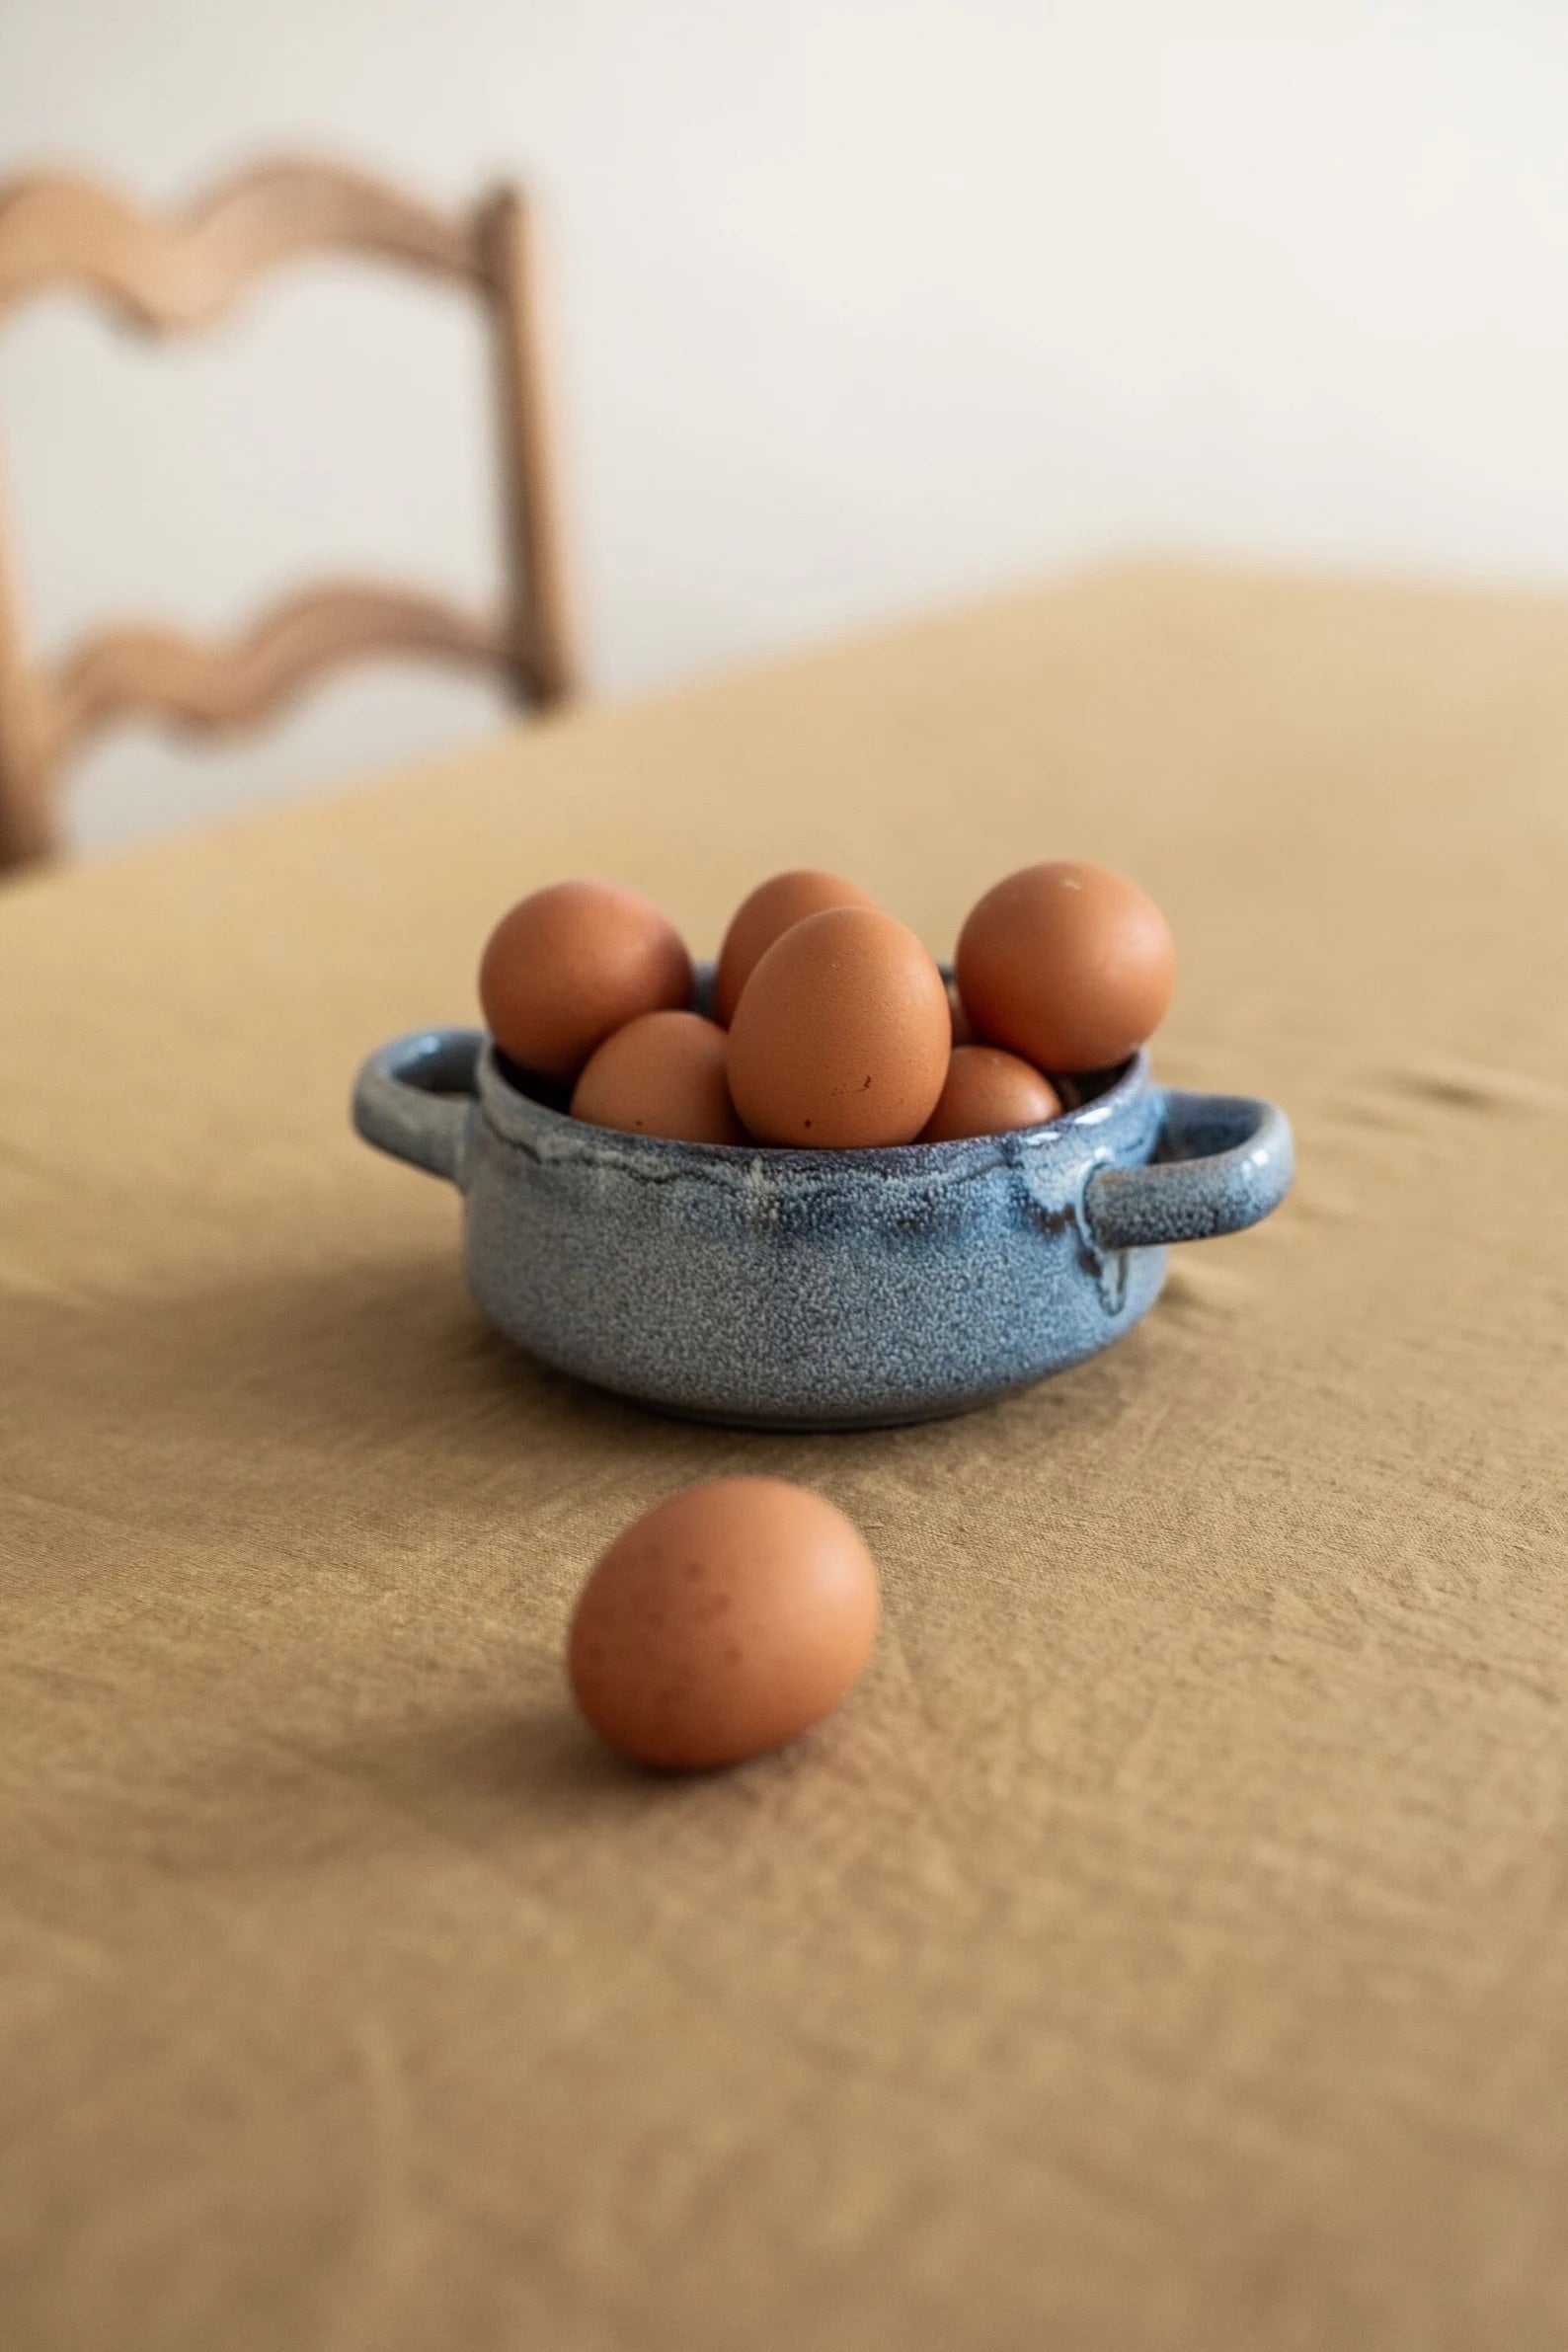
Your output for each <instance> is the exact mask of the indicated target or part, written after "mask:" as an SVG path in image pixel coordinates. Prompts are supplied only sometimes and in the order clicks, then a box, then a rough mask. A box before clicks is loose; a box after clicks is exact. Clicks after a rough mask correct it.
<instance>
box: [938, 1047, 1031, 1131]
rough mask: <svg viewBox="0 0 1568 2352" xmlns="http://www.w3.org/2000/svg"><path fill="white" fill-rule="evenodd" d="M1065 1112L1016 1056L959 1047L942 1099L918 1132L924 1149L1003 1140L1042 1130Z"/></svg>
mask: <svg viewBox="0 0 1568 2352" xmlns="http://www.w3.org/2000/svg"><path fill="white" fill-rule="evenodd" d="M1060 1109H1061V1103H1060V1100H1059V1098H1058V1094H1057V1090H1056V1088H1055V1087H1054V1086H1053V1085H1052V1084H1051V1081H1050V1080H1049V1079H1048V1078H1043V1077H1042V1076H1041V1075H1040V1072H1039V1071H1038V1070H1037V1069H1035V1068H1033V1067H1032V1066H1031V1065H1030V1063H1029V1062H1027V1061H1020V1060H1019V1058H1018V1056H1017V1055H1016V1054H1004V1053H1003V1052H1002V1050H1001V1048H1000V1047H999V1046H955V1047H954V1049H953V1058H952V1060H951V1062H950V1063H949V1064H948V1072H947V1084H946V1085H945V1086H944V1087H943V1089H942V1095H941V1099H940V1101H939V1102H938V1104H937V1106H936V1109H935V1110H934V1111H933V1112H932V1113H931V1116H930V1118H929V1119H928V1120H927V1121H926V1123H925V1125H924V1127H923V1128H922V1129H921V1130H920V1137H919V1139H920V1141H921V1142H922V1143H956V1142H957V1141H958V1139H959V1137H961V1136H1001V1135H1006V1134H1007V1133H1009V1131H1010V1130H1011V1129H1013V1128H1015V1127H1038V1126H1039V1125H1040V1124H1041V1122H1042V1121H1043V1120H1046V1119H1055V1118H1056V1117H1057V1116H1058V1112H1059V1111H1060Z"/></svg>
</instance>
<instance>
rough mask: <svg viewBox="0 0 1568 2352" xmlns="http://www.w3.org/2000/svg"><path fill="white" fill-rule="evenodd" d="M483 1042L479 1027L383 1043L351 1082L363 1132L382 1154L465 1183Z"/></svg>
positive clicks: (431, 1032) (420, 1031)
mask: <svg viewBox="0 0 1568 2352" xmlns="http://www.w3.org/2000/svg"><path fill="white" fill-rule="evenodd" d="M484 1043H485V1040H484V1034H483V1032H482V1031H480V1030H478V1029H417V1030H416V1031H415V1032H414V1034H413V1036H412V1037H399V1038H394V1039H393V1041H392V1043H391V1045H389V1046H382V1047H381V1049H380V1050H379V1052H377V1053H374V1054H372V1055H371V1057H370V1058H369V1060H368V1061H367V1062H366V1063H365V1064H364V1067H363V1068H362V1069H361V1070H360V1072H359V1075H358V1076H357V1078H355V1080H354V1082H353V1124H354V1127H355V1128H356V1129H357V1131H358V1133H359V1134H360V1135H361V1136H363V1137H364V1139H365V1141H366V1142H367V1143H373V1144H374V1145H375V1147H376V1149H377V1150H378V1151H389V1152H390V1153H391V1154H392V1157H393V1158H394V1159H406V1160H407V1161H408V1162H409V1164H410V1166H411V1167H416V1168H428V1169H429V1170H430V1173H431V1175H432V1176H445V1177H447V1178H448V1179H449V1180H450V1181H451V1182H452V1183H453V1184H456V1185H461V1183H462V1181H463V1158H464V1150H465V1138H466V1136H467V1130H468V1106H469V1104H470V1103H471V1102H472V1101H473V1099H474V1093H475V1082H476V1076H477V1072H478V1067H479V1056H480V1050H481V1048H482V1047H483V1045H484Z"/></svg>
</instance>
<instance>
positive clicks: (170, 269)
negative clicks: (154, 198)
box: [0, 161, 578, 867]
mask: <svg viewBox="0 0 1568 2352" xmlns="http://www.w3.org/2000/svg"><path fill="white" fill-rule="evenodd" d="M340 251H341V252H350V253H358V254H366V255H372V256H374V257H376V258H377V259H379V260H381V261H387V262H394V263H398V264H401V265H403V266H405V267H407V268H409V269H413V270H418V271H423V272H426V273H428V274H431V275H434V276H437V277H446V278H453V279H456V280H457V281H458V282H459V283H460V284H462V285H465V286H467V287H469V288H471V290H472V291H473V292H474V293H475V294H477V295H478V297H479V299H480V300H481V301H482V302H483V303H484V304H485V306H486V309H487V312H488V314H489V317H490V320H491V324H492V329H493V334H494V343H495V360H496V383H497V392H498V407H499V415H500V440H501V458H502V474H503V486H504V496H505V520H506V533H505V535H506V543H507V559H508V561H507V570H508V592H507V598H506V609H505V610H504V612H503V613H502V614H501V615H500V616H499V617H495V618H492V617H489V616H484V615H480V614H477V613H469V612H464V611H461V610H459V609H457V608H456V607H454V606H452V605H450V604H447V603H445V602H443V601H441V600H439V599H437V598H433V597H429V596H424V595H419V594H416V593H413V592H411V591H409V590H406V589H402V588H386V587H379V586H376V585H373V584H371V583H366V582H359V581H342V582H337V583H334V584H333V585H331V586H328V587H324V588H315V589H312V590H308V591H306V592H305V593H303V594H299V595H295V596H291V597H289V598H288V599H287V600H286V601H284V602H282V603H280V604H278V605H275V606H274V607H273V608H272V609H271V610H269V611H268V612H266V613H264V614H263V615H262V616H261V618H260V619H259V620H258V621H257V622H256V624H255V625H254V627H253V628H251V629H250V630H249V631H247V632H246V633H245V634H244V635H243V636H242V637H240V638H239V639H238V640H236V641H235V642H233V643H231V644H227V645H202V644H198V643H196V642H194V641H193V640H192V639H190V638H188V637H185V636H183V635H181V634H179V633H178V632H176V631H174V630H172V629H162V628H139V627H138V628H121V629H113V630H109V631H107V632H106V633H104V634H103V635H100V636H96V637H93V638H91V639H89V640H87V641H85V642H84V643H82V644H81V645H79V646H78V647H77V648H76V650H75V651H74V652H73V653H72V654H71V655H70V656H69V658H68V659H67V660H66V661H65V662H63V663H62V664H61V665H60V666H59V667H58V668H55V669H49V668H45V667H41V666H37V665H35V664H34V663H33V662H32V661H31V659H30V657H29V654H28V649H27V640H26V637H25V635H24V632H23V628H22V621H21V613H20V607H19V604H18V600H17V593H16V587H15V582H14V579H13V578H12V576H11V574H10V571H9V569H8V566H7V563H6V549H5V544H4V529H3V514H0V867H3V866H7V865H20V864H22V863H24V862H26V861H27V860H29V859H33V858H38V857H42V856H46V855H47V854H49V853H50V852H51V851H52V850H53V849H54V848H55V847H56V846H57V842H58V824H57V817H58V804H59V798H60V784H61V773H62V768H63V765H64V762H65V759H66V756H67V754H68V753H70V752H72V751H74V750H76V749H77V748H78V747H79V746H80V745H83V744H84V743H85V742H86V741H87V740H88V738H89V737H91V736H93V735H94V734H96V733H97V732H98V731H99V730H100V729H101V728H103V727H105V726H107V725H108V724H109V722H110V721H112V720H113V719H116V718H117V717H119V716H121V715H123V714H128V713H132V712H155V713H160V714H162V715H163V716H165V717H166V718H168V719H169V720H171V721H173V722H174V723H175V724H176V725H178V726H180V727H183V728H192V729H198V730H209V729H210V730H219V729H225V728H230V727H237V726H241V725H244V724H245V723H247V722H249V721H252V720H255V719H258V718H260V717H261V716H262V715H263V714H264V713H266V712H268V711H271V710H272V709H274V707H275V706H276V705H277V704H278V703H280V702H281V701H282V700H283V699H284V698H285V697H286V696H288V695H290V694H292V693H294V692H295V691H296V690H297V689H298V688H299V687H301V686H302V685H303V684H304V682H305V681H306V680H307V679H308V678H311V677H313V676H315V675H316V674H317V673H318V672H320V671H323V670H326V669H328V668H330V667H334V666H338V665H340V664H343V663H347V662H350V661H353V660H355V659H357V658H359V657H361V656H365V655H371V654H383V653H406V654H411V655H419V656H425V657H431V658H435V659H440V660H448V661H455V662H461V663H465V664H469V665H480V666H487V667H495V668H499V669H500V671H501V672H502V674H503V675H504V677H505V678H506V679H507V681H508V683H509V684H510V688H511V690H512V691H513V692H514V693H515V695H516V697H517V699H518V701H519V702H527V703H533V704H538V705H548V704H551V703H556V702H560V701H561V700H562V699H563V698H565V697H567V696H570V695H571V694H573V693H574V692H576V690H577V687H578V666H577V656H576V652H575V648H574V642H573V632H572V626H571V619H570V614H569V608H568V600H567V593H566V586H565V581H564V577H563V573H564V562H563V545H562V530H561V520H560V511H559V507H558V504H557V498H556V486H555V479H554V468H553V464H552V458H551V445H550V433H549V417H548V409H547V401H546V393H545V385H544V376H543V364H542V353H541V349H540V336H539V329H538V323H537V317H536V311H535V307H534V301H533V296H534V270H533V265H532V259H531V254H530V246H529V220H528V214H527V211H526V208H525V206H524V203H523V199H522V197H521V196H520V195H519V194H518V192H517V191H516V190H515V189H511V188H502V189H499V190H497V191H496V192H494V193H493V194H491V195H490V196H486V197H484V198H483V199H482V200H481V201H480V202H479V203H478V204H477V205H475V206H474V208H473V209H472V210H471V211H469V212H467V213H464V214H462V215H459V216H455V217H450V216H447V215H446V214H443V213H441V212H438V211H434V210H431V208H429V207H427V206H426V205H423V204H419V203H415V202H411V201H410V200H409V199H408V198H407V197H405V196H400V195H398V194H397V193H396V192H395V191H394V190H392V189H390V188H386V187H383V186H381V185H380V184H379V183H377V182H376V181H373V180H369V179H365V178H363V177H361V176H360V175H358V174H357V173H354V172H350V171H344V170H340V169H337V168H335V167H333V166H330V165H326V164H321V163H312V162H307V161H283V162H276V163H270V164H265V165H263V166H261V167H260V168H258V169H256V170H253V171H248V172H245V173H243V174H242V175H241V176H240V177H239V178H237V179H233V180H230V181H228V182H226V183H225V184H224V185H223V186H221V187H220V188H218V189H216V190H215V191H214V192H213V193H212V194H211V195H210V196H207V197H205V198H204V199H203V200H202V201H201V202H199V203H197V204H196V205H194V206H193V207H192V208H191V209H190V210H188V211H186V212H184V213H182V214H180V215H178V216H176V217H174V218H172V219H167V220H157V219H149V218H147V217H146V216H145V215H144V214H142V213H140V212H138V211H137V210H135V209H134V208H133V207H132V206H130V205H128V204H125V203H123V202H121V201H120V200H119V199H118V198H117V197H116V196H111V195H108V194H106V193H105V192H104V191H103V190H101V189H98V188H95V187H93V186H91V185H90V184H88V183H87V182H85V181H82V180H76V179H70V178H64V177H57V176H53V175H48V176H40V177H35V178H29V179H24V180H20V181H15V182H12V183H11V184H10V185H9V186H8V187H5V188H0V314H3V313H4V312H5V311H6V310H7V309H8V308H9V307H11V306H14V305H15V304H17V303H19V302H21V301H23V300H25V299H26V298H27V297H28V296H30V295H32V294H36V293H39V292H40V291H42V290H43V289H44V288H45V287H53V286H59V285H62V284H64V285H76V286H80V287H84V288H86V289H87V290H88V291H89V292H91V293H93V294H95V295H97V296H98V297H99V298H100V299H102V300H103V301H104V302H106V303H107V304H108V305H110V306H111V308H112V309H113V310H115V311H116V312H117V313H118V315H119V316H120V318H121V319H123V320H124V321H126V322H128V323H129V324H130V325H131V326H132V327H134V328H137V329H140V330H142V331H143V332H146V333H150V334H153V335H160V336H164V335H176V334H181V333H186V332H189V331H191V330H193V329H196V328H200V327H205V326H208V325H210V324H211V323H212V322H213V321H214V320H215V319H218V318H220V317H221V316H222V315H223V313H224V312H225V311H227V310H229V309H231V308H232V307H233V305H234V304H235V303H236V302H237V301H238V300H239V298H240V296H241V295H242V294H243V293H244V291H245V289H246V288H247V287H248V286H249V285H250V284H251V282H252V280H253V279H254V278H256V277H258V276H260V275H261V274H262V273H263V272H264V271H267V270H271V269H274V268H275V267H276V266H277V265H279V264H280V263H283V262H289V261H296V260H298V259H300V258H301V257H303V256H305V255H308V254H318V253H324V252H340Z"/></svg>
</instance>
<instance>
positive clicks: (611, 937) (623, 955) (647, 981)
mask: <svg viewBox="0 0 1568 2352" xmlns="http://www.w3.org/2000/svg"><path fill="white" fill-rule="evenodd" d="M692 984H693V983H692V971H691V958H690V957H689V956H688V955H687V953H686V951H685V948H684V947H683V946H682V945H681V942H680V935H679V933H678V932H677V931H676V930H675V929H674V927H673V925H672V924H670V923H669V922H668V921H666V918H665V916H664V915H663V914H661V913H660V911H659V908H658V907H657V906H655V905H654V904H653V902H651V901H650V900H648V899H642V898H639V897H638V895H637V893H636V892H635V891H625V890H620V889H618V888H617V887H616V886H615V885H614V884H613V883H609V882H557V883H555V884H553V885H552V886H551V888H550V889H549V890H542V891H535V892H534V894H533V896H532V898H531V899H523V900H521V901H520V902H519V903H518V904H517V905H515V906H513V907H512V909H511V911H510V914H504V915H503V916H502V918H501V920H500V922H499V923H498V924H497V925H496V928H495V929H494V931H492V933H491V934H490V939H489V943H488V944H487V946H486V948H485V953H484V958H483V961H482V962H481V964H480V967H479V1001H480V1003H481V1004H482V1005H483V1007H484V1012H485V1019H486V1020H487V1022H488V1023H489V1024H490V1029H491V1034H492V1035H493V1036H494V1038H495V1040H496V1043H497V1045H498V1046H500V1048H501V1050H502V1052H503V1053H504V1054H510V1057H511V1058H512V1060H513V1061H518V1062H521V1064H522V1066H523V1068H524V1069H528V1070H535V1071H537V1072H538V1074H539V1075H540V1076H541V1077H546V1078H558V1079H562V1078H575V1077H576V1076H577V1073H578V1071H579V1070H580V1069H581V1068H582V1067H583V1064H584V1062H585V1061H587V1059H588V1056H589V1055H590V1054H591V1053H592V1051H593V1049H594V1047H595V1046H596V1045H598V1044H600V1043H601V1042H602V1040H603V1039H605V1038H606V1037H608V1036H609V1035H610V1033H611V1032H612V1031H613V1030H616V1029H622V1028H624V1027H625V1025H626V1023H627V1022H628V1021H632V1020H635V1019H636V1017H637V1015H638V1014H639V1013H651V1012H658V1011H660V1010H662V1009H663V1008H664V1007H666V1006H672V1005H686V1004H689V1003H690V1002H691V993H692Z"/></svg>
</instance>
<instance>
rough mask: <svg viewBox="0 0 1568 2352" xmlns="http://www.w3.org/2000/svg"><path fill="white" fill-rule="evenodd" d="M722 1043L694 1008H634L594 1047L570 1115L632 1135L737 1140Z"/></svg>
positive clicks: (740, 1138)
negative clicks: (658, 1010)
mask: <svg viewBox="0 0 1568 2352" xmlns="http://www.w3.org/2000/svg"><path fill="white" fill-rule="evenodd" d="M728 1044H729V1041H728V1040H727V1038H726V1037H725V1034H724V1031H723V1030H722V1029H721V1028H720V1027H719V1024H718V1022H717V1021H705V1020H704V1019H703V1018H702V1015H701V1014H700V1013H640V1014H639V1015H638V1017H637V1019H636V1020H635V1021H628V1022H627V1024H626V1026H625V1028H624V1029H617V1030H616V1032H615V1034H614V1036H613V1037H607V1038H606V1039H605V1040H604V1043H603V1044H602V1045H601V1046H598V1047H596V1048H595V1049H594V1051H593V1053H592V1055H591V1056H590V1058H589V1059H588V1064H587V1066H586V1067H585V1069H584V1071H583V1075H582V1076H581V1077H580V1078H579V1080H578V1082H577V1086H576V1088H575V1090H574V1092H573V1095H572V1116H573V1118H574V1119H586V1120H588V1123H589V1124H590V1125H591V1126H593V1127H618V1128H622V1129H624V1130H625V1132H626V1133H627V1134H628V1135H634V1136H677V1137H680V1138H681V1139H682V1140H683V1141H685V1142H687V1143H744V1142H745V1129H744V1128H743V1127H742V1125H741V1122H740V1120H739V1119H738V1118H737V1117H736V1115H735V1105H734V1104H733V1103H732V1102H731V1100H730V1089H729V1086H728V1085H727V1084H726V1082H725V1075H724V1064H725V1057H726V1054H727V1051H728Z"/></svg>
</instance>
